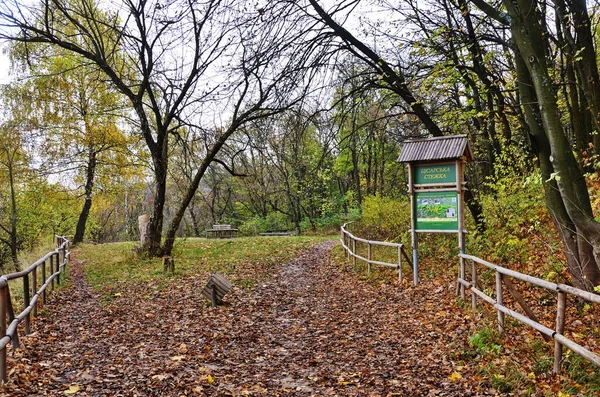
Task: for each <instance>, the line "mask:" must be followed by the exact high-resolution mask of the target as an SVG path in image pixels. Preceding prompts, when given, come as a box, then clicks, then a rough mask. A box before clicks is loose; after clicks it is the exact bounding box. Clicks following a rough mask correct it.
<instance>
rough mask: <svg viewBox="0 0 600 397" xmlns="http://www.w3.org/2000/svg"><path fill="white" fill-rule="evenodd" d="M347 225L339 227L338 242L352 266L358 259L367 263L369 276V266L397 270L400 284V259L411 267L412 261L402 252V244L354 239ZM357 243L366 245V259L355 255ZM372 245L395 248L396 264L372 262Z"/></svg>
mask: <svg viewBox="0 0 600 397" xmlns="http://www.w3.org/2000/svg"><path fill="white" fill-rule="evenodd" d="M347 225H348V224H347V223H346V224H344V225H343V226H342V227H341V239H340V242H341V243H342V247H343V248H344V250H345V251H346V255H347V258H348V259H350V257H352V260H353V263H354V265H356V260H357V259H360V260H362V261H364V262H366V263H367V271H368V273H369V274H370V273H371V265H379V266H386V267H392V268H395V269H397V270H398V279H399V280H400V281H401V282H402V258H404V259H405V260H406V262H407V263H408V264H409V265H410V266H411V267H412V261H411V260H410V258H409V257H408V255H407V254H406V251H404V244H400V243H388V242H385V241H375V240H365V239H363V238H359V237H356V236H355V235H353V234H352V233H350V232H349V231H348V230H347V229H346V226H347ZM357 242H358V243H363V244H367V257H366V258H365V257H364V256H361V255H359V254H357V250H356V243H357ZM374 245H379V246H386V247H394V248H396V249H397V250H398V256H397V261H396V263H389V262H382V261H376V260H374V259H373V250H372V247H373V246H374Z"/></svg>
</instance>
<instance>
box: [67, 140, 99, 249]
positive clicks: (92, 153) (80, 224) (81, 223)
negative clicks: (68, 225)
mask: <svg viewBox="0 0 600 397" xmlns="http://www.w3.org/2000/svg"><path fill="white" fill-rule="evenodd" d="M88 150H89V152H88V163H87V168H86V180H85V202H84V203H83V208H82V209H81V213H80V214H79V219H78V220H77V227H76V228H75V236H73V244H77V243H81V242H82V241H83V237H84V235H85V226H86V223H87V219H88V217H89V215H90V210H91V208H92V191H93V188H94V176H95V175H96V165H97V163H98V159H97V153H96V150H95V149H94V147H93V146H92V145H90V147H89V148H88Z"/></svg>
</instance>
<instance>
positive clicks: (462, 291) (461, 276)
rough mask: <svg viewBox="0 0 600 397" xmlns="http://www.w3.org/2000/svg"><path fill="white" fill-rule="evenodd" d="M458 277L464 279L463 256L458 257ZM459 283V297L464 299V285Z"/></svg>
mask: <svg viewBox="0 0 600 397" xmlns="http://www.w3.org/2000/svg"><path fill="white" fill-rule="evenodd" d="M459 277H460V278H461V279H462V280H463V281H466V280H465V258H463V257H462V256H461V257H460V274H459ZM459 284H460V298H461V299H463V300H464V299H465V286H464V285H463V284H462V283H459Z"/></svg>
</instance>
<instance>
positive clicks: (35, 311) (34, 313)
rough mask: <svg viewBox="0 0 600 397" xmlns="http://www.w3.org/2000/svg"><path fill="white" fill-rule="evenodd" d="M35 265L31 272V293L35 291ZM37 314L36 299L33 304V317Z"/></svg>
mask: <svg viewBox="0 0 600 397" xmlns="http://www.w3.org/2000/svg"><path fill="white" fill-rule="evenodd" d="M37 271H38V269H37V267H36V268H35V269H33V272H31V292H32V294H33V295H35V293H36V292H37V284H38V283H37ZM37 315H38V301H37V300H36V301H35V305H33V317H37Z"/></svg>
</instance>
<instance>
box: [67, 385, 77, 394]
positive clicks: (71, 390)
mask: <svg viewBox="0 0 600 397" xmlns="http://www.w3.org/2000/svg"><path fill="white" fill-rule="evenodd" d="M78 391H79V385H71V386H69V388H68V389H67V390H65V391H64V393H65V394H75V393H77V392H78Z"/></svg>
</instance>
